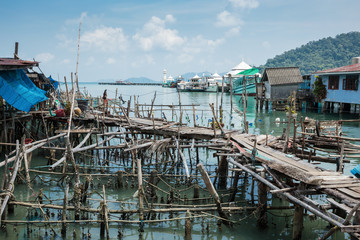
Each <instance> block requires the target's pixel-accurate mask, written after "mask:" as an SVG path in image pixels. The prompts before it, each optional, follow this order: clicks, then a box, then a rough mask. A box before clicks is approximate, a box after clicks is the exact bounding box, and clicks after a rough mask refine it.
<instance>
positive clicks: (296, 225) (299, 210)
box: [292, 183, 305, 240]
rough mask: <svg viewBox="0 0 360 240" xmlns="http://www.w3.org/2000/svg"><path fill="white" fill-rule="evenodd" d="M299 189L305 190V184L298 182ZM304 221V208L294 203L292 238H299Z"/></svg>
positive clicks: (295, 239) (298, 239)
mask: <svg viewBox="0 0 360 240" xmlns="http://www.w3.org/2000/svg"><path fill="white" fill-rule="evenodd" d="M299 190H305V184H304V183H300V185H299ZM303 221H304V208H303V207H301V206H300V205H298V204H295V210H294V217H293V237H292V239H294V240H300V239H301V234H302V229H303V226H304V224H303Z"/></svg>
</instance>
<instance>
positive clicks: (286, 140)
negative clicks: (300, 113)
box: [283, 106, 292, 153]
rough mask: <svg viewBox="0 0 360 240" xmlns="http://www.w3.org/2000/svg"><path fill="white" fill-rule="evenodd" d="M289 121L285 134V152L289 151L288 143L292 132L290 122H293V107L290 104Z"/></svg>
mask: <svg viewBox="0 0 360 240" xmlns="http://www.w3.org/2000/svg"><path fill="white" fill-rule="evenodd" d="M288 114H289V115H288V122H287V127H286V135H285V143H284V146H283V152H284V153H287V151H288V144H289V133H290V122H291V115H292V112H291V107H290V106H289V112H288Z"/></svg>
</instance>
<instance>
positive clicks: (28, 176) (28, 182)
mask: <svg viewBox="0 0 360 240" xmlns="http://www.w3.org/2000/svg"><path fill="white" fill-rule="evenodd" d="M21 141H22V143H21V146H22V151H23V153H24V158H23V160H24V167H25V178H26V184H27V185H28V186H30V174H29V162H28V158H27V154H26V148H25V135H24V136H23V137H22V139H21Z"/></svg>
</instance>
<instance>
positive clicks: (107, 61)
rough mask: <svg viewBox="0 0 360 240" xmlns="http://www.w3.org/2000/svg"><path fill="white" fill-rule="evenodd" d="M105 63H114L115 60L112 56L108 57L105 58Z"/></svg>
mask: <svg viewBox="0 0 360 240" xmlns="http://www.w3.org/2000/svg"><path fill="white" fill-rule="evenodd" d="M106 63H107V64H114V63H116V60H115V59H114V58H111V57H110V58H108V59H107V60H106Z"/></svg>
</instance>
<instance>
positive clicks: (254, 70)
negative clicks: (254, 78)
mask: <svg viewBox="0 0 360 240" xmlns="http://www.w3.org/2000/svg"><path fill="white" fill-rule="evenodd" d="M258 72H259V69H257V68H250V69H248V70H245V71H242V72H239V73H238V74H237V75H245V76H251V75H255V74H257V73H258Z"/></svg>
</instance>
